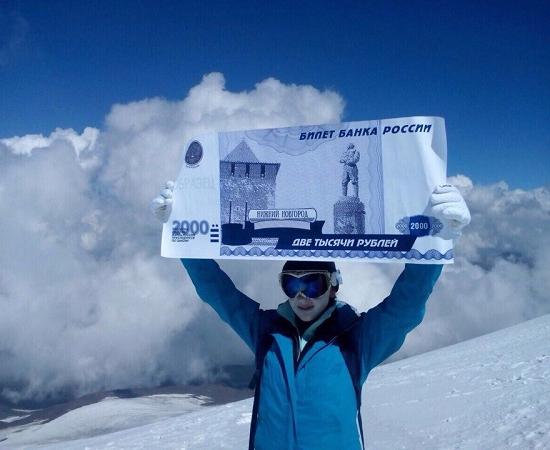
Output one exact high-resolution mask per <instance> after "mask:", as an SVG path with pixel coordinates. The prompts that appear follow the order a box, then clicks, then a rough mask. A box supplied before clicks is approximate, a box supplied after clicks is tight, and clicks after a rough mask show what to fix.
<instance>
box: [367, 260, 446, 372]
mask: <svg viewBox="0 0 550 450" xmlns="http://www.w3.org/2000/svg"><path fill="white" fill-rule="evenodd" d="M442 267H443V266H442V265H441V264H433V265H431V264H430V265H423V264H406V265H405V270H403V272H402V273H401V275H400V276H399V278H398V279H397V281H396V282H395V285H394V286H393V289H392V291H391V293H390V295H389V296H388V297H386V299H385V300H384V301H383V302H381V303H380V304H379V305H378V306H376V307H374V308H372V309H370V310H369V311H367V312H366V313H363V314H362V318H361V332H360V334H361V347H362V352H361V354H362V366H361V368H362V370H361V375H362V379H361V381H364V380H365V379H366V378H367V375H368V373H369V372H370V370H371V369H373V368H374V367H376V366H377V365H378V364H380V363H381V362H382V361H384V360H385V359H386V358H388V357H389V356H390V355H392V354H393V353H395V352H396V351H397V350H399V348H400V347H401V345H403V342H404V341H405V336H406V335H407V333H408V332H409V331H411V330H412V329H413V328H415V327H416V326H417V325H419V324H420V322H422V319H423V317H424V311H425V304H426V301H427V300H428V297H429V296H430V294H431V292H432V289H433V287H434V285H435V282H436V281H437V279H438V277H439V275H440V274H441V270H442Z"/></svg>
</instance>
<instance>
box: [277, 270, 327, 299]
mask: <svg viewBox="0 0 550 450" xmlns="http://www.w3.org/2000/svg"><path fill="white" fill-rule="evenodd" d="M281 287H282V288H283V291H284V293H285V294H286V295H287V296H288V297H289V298H294V297H296V296H297V295H298V294H299V293H300V292H303V294H304V295H305V296H306V297H309V298H317V297H320V296H321V295H323V294H324V293H325V292H327V290H328V288H329V283H328V280H327V277H326V275H325V274H322V273H308V274H305V275H302V276H297V275H293V274H290V273H283V274H282V275H281Z"/></svg>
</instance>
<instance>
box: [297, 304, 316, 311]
mask: <svg viewBox="0 0 550 450" xmlns="http://www.w3.org/2000/svg"><path fill="white" fill-rule="evenodd" d="M313 306H314V305H303V306H302V305H298V309H301V310H302V311H309V310H310V309H313Z"/></svg>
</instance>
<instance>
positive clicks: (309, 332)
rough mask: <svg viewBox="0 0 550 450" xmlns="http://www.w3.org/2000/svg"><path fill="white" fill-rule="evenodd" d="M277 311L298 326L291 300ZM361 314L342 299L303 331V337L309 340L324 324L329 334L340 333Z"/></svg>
mask: <svg viewBox="0 0 550 450" xmlns="http://www.w3.org/2000/svg"><path fill="white" fill-rule="evenodd" d="M277 313H278V314H279V315H280V316H281V317H283V318H284V319H286V320H287V321H288V322H290V324H292V326H293V327H294V328H297V326H296V315H295V314H294V311H292V307H291V306H290V302H289V301H288V300H287V301H286V302H284V303H281V304H280V305H279V306H278V307H277ZM358 317H359V315H358V314H357V312H356V311H355V309H353V308H352V307H351V306H350V305H348V304H347V303H345V302H342V301H340V300H338V299H337V300H336V302H335V303H334V304H333V305H331V306H329V307H328V308H327V309H326V310H325V311H324V312H323V314H321V315H320V316H319V317H318V318H317V319H316V320H315V321H314V322H313V323H312V324H311V325H310V326H309V327H308V328H307V329H306V330H305V331H304V333H303V335H302V338H303V339H305V340H306V341H308V340H309V339H311V337H312V336H313V335H314V334H315V332H316V331H317V329H318V328H319V327H320V326H321V325H323V329H324V330H323V331H324V332H327V333H329V334H338V333H339V332H340V331H342V330H344V329H346V328H348V327H350V326H351V325H352V323H353V322H355V321H356V320H357V318H358ZM328 319H331V320H328Z"/></svg>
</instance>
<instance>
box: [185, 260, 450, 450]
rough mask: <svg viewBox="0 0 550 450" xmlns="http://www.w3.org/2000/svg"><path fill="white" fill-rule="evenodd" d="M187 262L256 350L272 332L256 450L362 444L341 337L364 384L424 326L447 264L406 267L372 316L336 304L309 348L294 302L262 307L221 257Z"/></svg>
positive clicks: (205, 293)
mask: <svg viewBox="0 0 550 450" xmlns="http://www.w3.org/2000/svg"><path fill="white" fill-rule="evenodd" d="M182 263H183V265H184V266H185V268H186V269H187V272H188V274H189V276H190V277H191V280H192V281H193V284H194V285H195V288H196V290H197V293H198V295H199V296H200V298H201V299H203V300H204V301H205V302H207V303H208V304H210V305H211V306H212V307H213V308H214V309H215V310H216V312H217V313H218V315H219V316H220V317H221V319H222V320H223V321H224V322H226V323H228V324H229V325H230V326H231V327H232V328H233V329H234V330H235V331H236V332H237V334H238V335H239V336H240V337H241V338H242V339H243V340H244V341H245V342H246V344H247V345H248V346H249V347H250V348H251V350H252V351H254V352H255V350H256V347H257V346H258V345H259V340H260V339H263V338H265V335H269V336H271V337H272V341H271V344H270V347H269V350H268V352H267V353H266V355H265V359H264V362H263V368H262V376H261V380H260V391H261V395H260V397H259V405H258V417H257V428H256V434H255V440H254V445H255V448H256V449H257V450H312V449H316V450H323V449H326V450H334V449H345V450H356V449H357V450H358V449H361V447H362V446H361V440H360V435H359V428H358V422H357V420H358V415H357V400H356V394H355V390H354V385H353V381H352V379H351V376H350V371H349V370H348V367H347V366H346V362H345V360H344V357H343V355H342V350H341V347H340V346H339V345H338V336H342V335H343V333H344V332H345V333H346V335H347V336H350V337H351V339H352V340H353V341H354V342H356V344H357V346H356V348H357V353H358V355H357V357H358V361H359V367H360V371H359V378H360V380H359V381H360V383H361V385H362V383H364V382H365V380H366V379H367V376H368V374H369V372H370V371H371V370H372V369H373V368H374V367H376V366H377V365H378V364H380V363H381V362H382V361H384V360H385V359H386V358H387V357H389V356H390V355H391V354H392V353H394V352H396V351H397V350H398V349H399V348H400V347H401V345H402V344H403V341H404V340H405V336H406V335H407V333H408V332H409V331H411V330H412V329H413V328H414V327H416V326H417V325H418V324H420V322H421V321H422V318H423V316H424V307H425V303H426V300H427V299H428V297H429V295H430V293H431V292H432V289H433V286H434V284H435V282H436V281H437V278H438V277H439V274H440V273H441V269H442V266H441V265H416V264H407V265H406V266H405V270H404V271H403V272H402V273H401V275H400V276H399V278H398V279H397V281H396V283H395V285H394V287H393V289H392V291H391V293H390V295H389V296H388V297H387V298H386V299H385V300H384V301H383V302H381V303H380V304H379V305H378V306H376V307H374V308H372V309H370V310H369V311H368V312H366V313H365V312H364V313H361V314H357V313H356V312H355V311H354V310H353V309H352V308H351V307H350V306H349V305H347V304H346V303H343V302H337V303H336V304H334V305H332V307H330V308H329V309H328V310H327V311H326V312H325V313H324V314H323V315H322V317H321V318H320V319H318V320H316V322H315V324H314V325H313V326H311V327H310V328H309V329H308V330H307V331H306V332H305V333H304V336H305V337H306V338H307V339H308V340H307V343H306V344H305V346H304V341H303V340H302V342H300V337H299V335H298V330H297V328H296V327H295V326H294V323H293V316H292V313H291V312H289V311H291V310H290V308H289V305H288V303H283V304H281V305H280V306H279V308H278V309H277V311H274V310H262V309H260V305H259V304H258V303H257V302H255V301H254V300H252V299H250V298H249V297H247V296H246V295H245V294H243V293H242V292H240V291H239V290H238V289H237V288H236V287H235V285H234V284H233V282H232V281H231V279H230V278H229V277H228V276H227V275H226V274H225V272H223V271H222V270H221V269H220V268H219V266H218V264H217V263H216V262H215V261H213V260H198V259H182ZM285 305H286V306H285ZM308 334H309V336H307V335H308Z"/></svg>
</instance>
